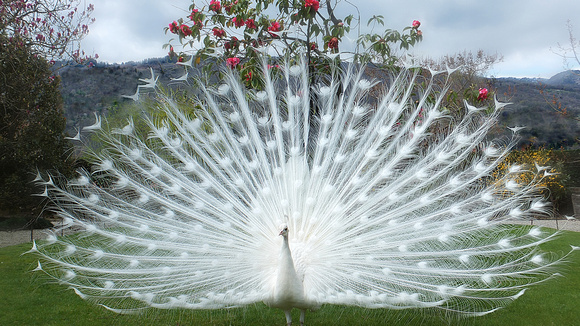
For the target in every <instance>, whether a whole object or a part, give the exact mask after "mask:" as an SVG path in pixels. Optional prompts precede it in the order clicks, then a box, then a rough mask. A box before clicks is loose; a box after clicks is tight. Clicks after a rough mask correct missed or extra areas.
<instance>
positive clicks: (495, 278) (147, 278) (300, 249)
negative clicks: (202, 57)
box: [32, 59, 559, 325]
mask: <svg viewBox="0 0 580 326" xmlns="http://www.w3.org/2000/svg"><path fill="white" fill-rule="evenodd" d="M329 69H330V76H329V79H328V80H327V83H325V84H316V85H311V80H310V77H309V76H308V67H307V65H306V64H305V63H303V62H300V63H298V64H295V65H293V64H289V63H285V64H284V63H282V64H281V65H280V69H279V70H276V71H275V72H272V71H271V70H269V69H268V68H267V62H266V60H265V59H264V62H263V67H262V71H263V73H262V75H261V77H262V79H263V85H264V87H263V89H262V90H248V89H245V88H244V83H243V81H241V80H240V77H239V76H237V75H236V73H234V72H231V71H230V70H228V72H226V74H225V77H224V79H223V80H222V83H223V84H222V85H220V86H218V87H213V86H208V85H205V86H204V85H203V84H202V85H201V89H200V93H199V96H198V98H197V99H196V101H195V103H196V104H195V105H196V107H201V108H202V109H197V110H195V109H193V108H191V109H188V110H187V111H184V110H182V109H183V105H182V104H177V103H176V102H175V101H173V100H172V98H170V97H161V98H160V100H159V102H158V104H157V106H158V109H159V110H161V111H162V112H163V117H164V120H159V119H147V121H148V123H149V126H150V128H151V131H150V134H149V135H148V136H147V137H145V138H140V137H139V136H138V135H137V133H135V128H134V124H133V121H129V123H128V125H127V126H125V127H123V128H120V129H114V130H113V132H111V133H107V132H105V131H103V137H104V139H105V143H106V144H107V145H108V146H109V147H110V148H108V149H107V150H100V151H99V154H95V157H96V160H95V162H94V164H95V168H94V171H95V174H91V173H89V172H86V171H79V173H80V176H79V178H77V179H74V180H70V181H68V182H64V181H63V180H61V182H50V183H44V184H46V186H47V189H48V196H49V197H50V198H51V199H52V200H53V201H54V203H55V205H54V210H55V211H56V212H57V213H58V214H59V215H60V216H61V217H63V218H64V220H65V221H66V223H63V224H64V225H66V227H73V226H74V227H81V228H83V229H84V230H85V234H84V235H83V236H80V237H78V236H76V237H61V238H59V237H56V236H50V237H49V239H48V241H46V242H45V243H43V244H41V245H38V246H34V247H33V250H32V251H35V252H38V253H39V255H40V258H41V259H40V260H41V263H42V264H41V265H39V267H38V268H37V269H41V270H44V271H45V272H46V273H47V274H48V275H50V276H52V277H53V278H54V279H55V280H57V281H58V282H59V283H61V284H63V285H65V286H69V287H71V288H72V289H74V291H75V293H77V294H78V295H79V296H81V297H82V298H84V299H87V300H90V301H94V302H97V303H99V304H101V305H103V306H105V307H107V308H108V309H111V310H113V311H117V312H133V311H139V310H142V309H146V308H148V307H154V308H167V309H173V308H176V309H177V308H189V309H219V308H229V307H238V306H244V305H248V304H252V303H256V302H265V303H266V304H267V305H269V306H271V307H276V308H280V309H282V310H283V311H284V312H285V313H286V321H287V324H288V325H290V324H291V322H292V321H291V318H290V314H289V311H290V310H291V309H293V308H298V309H300V310H301V311H302V313H301V324H302V323H303V322H304V311H305V310H307V309H316V308H317V307H319V306H320V305H322V304H337V305H354V306H360V307H367V308H389V309H404V308H439V309H442V310H445V311H448V312H456V313H462V314H468V315H483V314H486V313H490V312H493V311H495V310H497V309H499V308H501V307H503V306H505V305H506V304H508V303H509V302H511V301H513V300H515V299H516V298H518V297H519V296H520V295H522V294H523V292H524V290H525V288H527V287H528V286H530V285H532V284H535V283H538V282H541V281H543V280H545V279H546V278H550V276H551V275H553V274H551V273H552V270H553V267H554V265H555V264H556V263H558V262H559V261H558V260H553V259H552V258H551V256H550V255H545V254H543V253H541V252H540V251H539V250H538V249H537V248H538V245H539V244H541V243H544V242H546V241H548V240H550V239H551V238H552V235H551V233H549V232H546V231H543V230H542V229H540V228H537V227H533V226H518V227H515V226H509V225H506V224H505V223H504V221H505V220H506V219H508V218H510V219H511V218H516V219H529V218H532V217H533V216H537V215H538V214H548V213H549V207H548V206H547V205H544V204H543V201H541V200H540V199H539V198H538V196H537V194H538V192H539V190H538V189H539V188H538V187H536V182H539V179H541V178H540V177H535V178H530V180H533V181H532V182H531V183H529V184H527V183H521V181H518V180H519V179H518V178H516V174H519V173H532V172H530V171H528V170H524V169H520V170H518V171H517V173H516V172H514V173H507V174H506V175H505V176H503V177H501V178H500V179H497V180H496V179H492V178H491V175H492V172H493V171H494V169H495V168H496V166H497V165H498V164H499V163H500V162H501V161H502V159H503V157H504V156H505V155H506V154H507V153H508V152H509V147H506V148H503V147H501V146H500V145H499V144H495V143H493V142H489V141H487V140H486V133H487V131H488V130H489V129H490V128H491V127H492V126H493V121H494V119H495V118H496V117H497V115H498V114H499V111H498V110H496V111H492V113H482V112H481V111H482V110H467V111H466V112H465V114H464V116H463V118H461V119H460V120H455V119H450V118H447V117H445V116H444V115H443V114H442V112H441V111H440V110H441V106H440V103H441V101H442V100H443V99H444V96H445V92H435V91H433V87H434V86H433V83H434V82H435V81H434V80H435V79H434V78H433V77H431V79H429V78H427V80H423V79H422V78H424V77H421V75H420V74H419V70H418V69H414V70H402V72H401V73H400V74H399V75H398V76H394V77H393V80H392V82H391V83H389V86H388V88H386V89H385V90H384V91H383V92H378V91H375V90H373V92H372V94H382V95H381V96H380V97H379V98H376V99H373V98H370V96H371V93H370V91H371V89H372V87H373V85H375V84H376V83H374V82H371V81H367V80H365V79H364V76H365V75H364V70H362V69H361V70H357V68H356V67H355V66H354V65H349V66H348V68H344V71H343V68H341V67H340V66H338V65H336V66H329ZM437 80H440V79H439V78H437ZM381 85H384V84H381ZM374 87H378V86H374ZM311 103H315V105H316V112H317V114H315V115H312V114H311V107H310V105H311ZM501 106H502V104H500V103H496V107H498V108H499V107H501ZM419 114H421V115H422V116H421V117H419ZM97 172H98V173H97ZM540 203H542V204H540ZM281 224H282V227H280V225H281Z"/></svg>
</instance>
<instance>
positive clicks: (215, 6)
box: [209, 0, 222, 13]
mask: <svg viewBox="0 0 580 326" xmlns="http://www.w3.org/2000/svg"><path fill="white" fill-rule="evenodd" d="M209 10H211V11H214V12H216V13H217V12H220V10H222V4H221V3H220V2H219V1H216V0H211V2H210V3H209Z"/></svg>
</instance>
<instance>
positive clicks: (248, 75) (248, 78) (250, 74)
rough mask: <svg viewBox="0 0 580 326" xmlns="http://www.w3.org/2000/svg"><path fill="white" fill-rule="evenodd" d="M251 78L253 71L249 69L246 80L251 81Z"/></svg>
mask: <svg viewBox="0 0 580 326" xmlns="http://www.w3.org/2000/svg"><path fill="white" fill-rule="evenodd" d="M250 80H252V72H251V71H248V73H247V74H246V81H247V82H249V81H250Z"/></svg>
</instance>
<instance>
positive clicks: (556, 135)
mask: <svg viewBox="0 0 580 326" xmlns="http://www.w3.org/2000/svg"><path fill="white" fill-rule="evenodd" d="M150 69H153V70H154V71H155V74H156V76H159V83H160V84H161V85H167V84H168V83H170V82H171V78H178V77H180V76H182V75H183V74H184V73H185V68H184V67H183V66H179V65H176V64H175V61H174V60H173V61H172V60H169V59H168V58H167V57H166V58H160V59H149V60H145V61H143V62H129V63H123V64H118V65H117V64H115V65H111V64H103V63H94V64H93V65H92V66H91V67H88V66H65V67H62V68H60V69H58V70H57V73H58V74H59V75H60V77H61V93H62V96H63V99H64V103H65V104H64V109H65V116H66V118H67V132H68V133H69V134H70V135H71V136H74V135H75V134H76V133H77V130H78V128H81V127H82V126H87V125H91V124H92V123H93V122H94V115H93V112H96V113H97V114H99V115H102V116H105V117H106V116H109V115H110V114H111V112H118V111H119V110H121V111H122V110H125V109H126V108H127V107H129V106H131V105H132V104H133V101H132V100H130V99H127V98H123V97H122V95H133V94H135V91H136V90H137V85H138V84H143V83H142V82H140V81H139V79H140V78H150V77H151V73H150ZM488 84H489V85H491V87H490V88H491V89H493V90H495V93H496V94H497V96H498V99H499V100H500V101H503V102H510V103H512V104H511V105H509V106H507V107H506V108H504V111H503V113H502V115H501V117H500V121H499V123H498V128H497V129H496V131H495V132H496V136H497V135H509V133H510V131H509V130H508V129H507V127H514V126H525V127H526V129H524V130H522V131H520V134H521V140H520V143H519V146H520V147H525V146H532V147H548V148H568V149H569V148H580V123H579V121H578V120H575V119H574V118H575V117H580V71H564V72H561V73H559V74H556V75H554V76H553V77H552V78H550V79H535V78H495V79H491V80H489V81H488ZM558 107H559V108H560V109H561V110H563V111H565V112H566V113H567V114H566V115H562V114H561V113H558V112H557V111H556V110H555V108H558Z"/></svg>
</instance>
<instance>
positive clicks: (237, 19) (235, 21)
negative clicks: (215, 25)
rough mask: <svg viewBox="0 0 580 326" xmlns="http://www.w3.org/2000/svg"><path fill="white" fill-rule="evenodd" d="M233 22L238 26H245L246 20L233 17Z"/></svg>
mask: <svg viewBox="0 0 580 326" xmlns="http://www.w3.org/2000/svg"><path fill="white" fill-rule="evenodd" d="M232 22H233V23H234V25H236V28H239V27H242V26H244V20H243V19H241V18H239V17H234V18H232Z"/></svg>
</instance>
